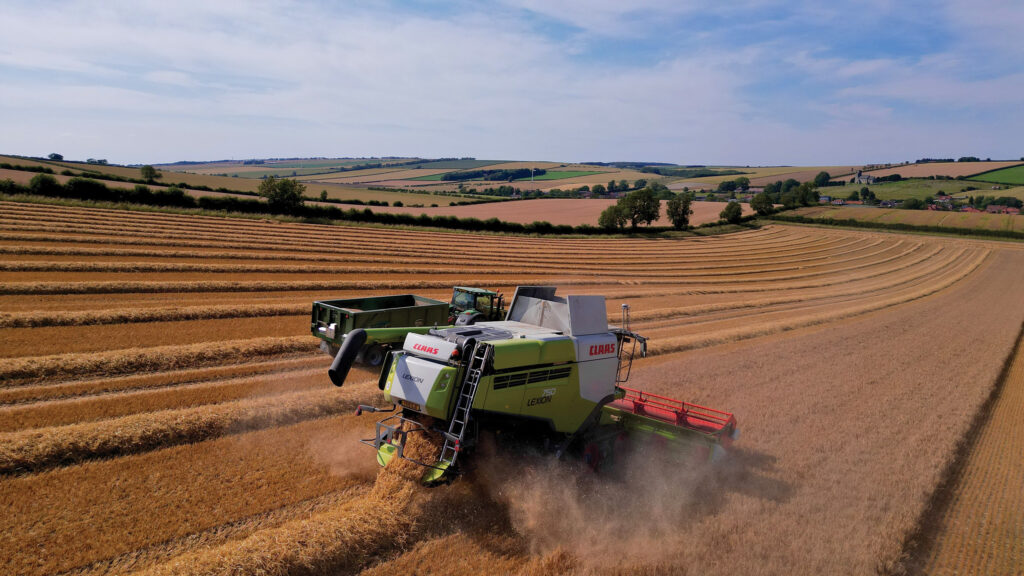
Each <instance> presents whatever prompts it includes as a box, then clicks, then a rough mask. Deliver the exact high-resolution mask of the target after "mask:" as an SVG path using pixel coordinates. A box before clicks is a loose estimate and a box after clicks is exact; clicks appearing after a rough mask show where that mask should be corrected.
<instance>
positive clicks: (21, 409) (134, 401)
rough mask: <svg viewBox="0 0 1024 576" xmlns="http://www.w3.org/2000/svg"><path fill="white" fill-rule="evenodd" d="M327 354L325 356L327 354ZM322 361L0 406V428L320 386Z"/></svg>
mask: <svg viewBox="0 0 1024 576" xmlns="http://www.w3.org/2000/svg"><path fill="white" fill-rule="evenodd" d="M325 359H326V357H325ZM326 374H327V370H326V367H324V366H317V367H314V368H308V367H302V368H298V369H294V370H287V371H277V372H273V373H271V374H260V375H247V376H242V377H238V378H229V379H225V380H214V381H207V382H199V383H194V384H186V383H175V384H173V385H171V386H163V387H160V388H149V389H143V390H135V391H123V392H120V393H118V394H101V395H93V396H88V397H84V398H73V399H65V400H51V401H49V402H34V403H31V404H21V405H19V406H10V407H0V433H4V432H15V431H19V430H26V429H29V428H42V427H47V426H63V425H65V424H80V423H83V422H93V421H97V420H103V419H110V418H118V417H121V416H129V415H132V414H142V413H147V412H157V411H161V410H174V409H185V408H196V407H199V406H204V405H211V404H221V403H224V402H231V401H235V400H252V399H255V398H258V397H266V396H276V395H280V394H287V393H292V392H302V391H306V390H310V389H313V388H319V389H324V388H326V385H327V384H328V380H327V378H326V376H325V375H326Z"/></svg>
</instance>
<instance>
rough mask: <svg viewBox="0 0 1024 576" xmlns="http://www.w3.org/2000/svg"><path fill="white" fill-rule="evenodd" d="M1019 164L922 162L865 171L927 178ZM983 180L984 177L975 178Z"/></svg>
mask: <svg viewBox="0 0 1024 576" xmlns="http://www.w3.org/2000/svg"><path fill="white" fill-rule="evenodd" d="M1018 164H1021V162H1020V161H1017V162H1013V161H1010V162H923V163H921V164H904V165H902V166H892V167H888V168H880V169H877V170H870V171H867V173H868V174H870V175H871V176H876V177H878V176H892V175H893V174H899V175H900V176H902V177H904V178H927V177H929V176H948V177H950V178H956V177H958V176H964V177H967V176H974V175H975V174H980V173H982V172H988V171H990V170H999V169H1001V168H1007V167H1009V166H1016V165H1018ZM977 179H978V180H983V179H984V178H977Z"/></svg>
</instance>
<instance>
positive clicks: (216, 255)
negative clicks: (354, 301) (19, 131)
mask: <svg viewBox="0 0 1024 576" xmlns="http://www.w3.org/2000/svg"><path fill="white" fill-rule="evenodd" d="M882 242H883V239H881V238H859V237H856V236H851V237H845V238H835V239H831V240H827V241H822V242H816V243H814V248H813V249H808V247H807V246H805V245H802V244H801V245H791V246H790V247H789V248H787V249H781V248H780V249H778V250H777V251H776V252H775V253H774V254H772V255H770V256H769V255H757V254H755V255H751V256H747V255H745V254H743V255H738V256H737V255H733V256H732V257H730V259H729V260H728V263H726V264H707V263H706V262H705V263H703V264H702V265H703V266H705V267H709V266H710V267H730V266H735V265H741V264H757V263H766V262H773V261H776V260H777V259H780V258H781V259H784V261H786V262H794V261H801V260H806V261H812V260H817V259H823V258H828V257H829V255H830V254H846V253H848V252H850V251H853V250H858V249H861V248H866V247H872V246H877V245H878V244H880V243H882ZM0 254H3V255H7V256H8V257H11V256H14V257H18V258H27V257H29V256H49V257H59V258H61V259H62V261H63V260H70V259H71V258H73V257H75V256H87V257H88V259H89V261H90V262H98V261H107V260H109V261H115V262H116V261H122V260H125V259H127V258H128V257H131V258H136V259H150V261H167V260H172V259H173V260H176V261H195V260H208V261H209V260H223V261H228V262H232V261H237V260H258V261H261V262H276V261H287V262H319V263H325V262H338V263H347V264H352V263H360V264H379V263H385V264H420V263H422V262H423V260H422V259H420V258H407V257H402V256H399V255H397V254H395V255H388V256H365V255H356V254H347V255H344V256H339V255H337V254H336V253H333V252H332V253H326V252H325V253H321V254H303V253H282V254H266V253H263V252H244V251H227V252H223V251H222V252H215V251H200V250H192V251H185V250H147V249H123V248H122V249H117V248H83V247H49V246H25V245H19V246H2V245H0ZM475 262H478V263H481V264H499V263H505V262H508V259H507V258H494V257H491V258H486V257H479V258H478V259H476V260H475ZM531 265H532V266H535V267H538V268H562V267H564V265H563V264H561V263H550V262H548V263H541V262H535V261H531ZM695 265H697V261H696V259H695V258H694V257H692V256H691V257H679V256H677V255H676V254H675V253H672V254H667V255H663V256H662V257H660V258H659V259H658V261H657V262H651V263H650V267H649V268H642V267H640V266H637V265H630V264H629V263H625V262H619V263H616V268H617V269H621V270H632V269H676V268H677V267H678V268H679V269H685V267H686V266H695Z"/></svg>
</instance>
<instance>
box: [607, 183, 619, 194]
mask: <svg viewBox="0 0 1024 576" xmlns="http://www.w3.org/2000/svg"><path fill="white" fill-rule="evenodd" d="M618 189H619V184H618V183H617V182H615V180H609V181H608V191H609V192H615V191H616V190H618Z"/></svg>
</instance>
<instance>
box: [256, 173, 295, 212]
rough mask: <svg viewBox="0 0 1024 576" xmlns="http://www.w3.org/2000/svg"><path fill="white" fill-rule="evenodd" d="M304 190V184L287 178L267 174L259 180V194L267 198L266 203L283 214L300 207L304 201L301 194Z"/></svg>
mask: <svg viewBox="0 0 1024 576" xmlns="http://www.w3.org/2000/svg"><path fill="white" fill-rule="evenodd" d="M305 192H306V185H305V184H300V183H299V182H296V181H295V180H289V179H288V178H280V179H279V178H277V177H275V176H269V177H267V179H265V180H264V181H263V182H260V189H259V193H260V196H263V197H264V198H266V199H267V203H268V204H270V207H271V208H272V209H274V210H276V211H280V212H283V213H285V214H291V213H294V212H295V211H296V210H297V209H298V208H300V207H302V204H303V202H304V199H303V197H302V195H303V193H305Z"/></svg>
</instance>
